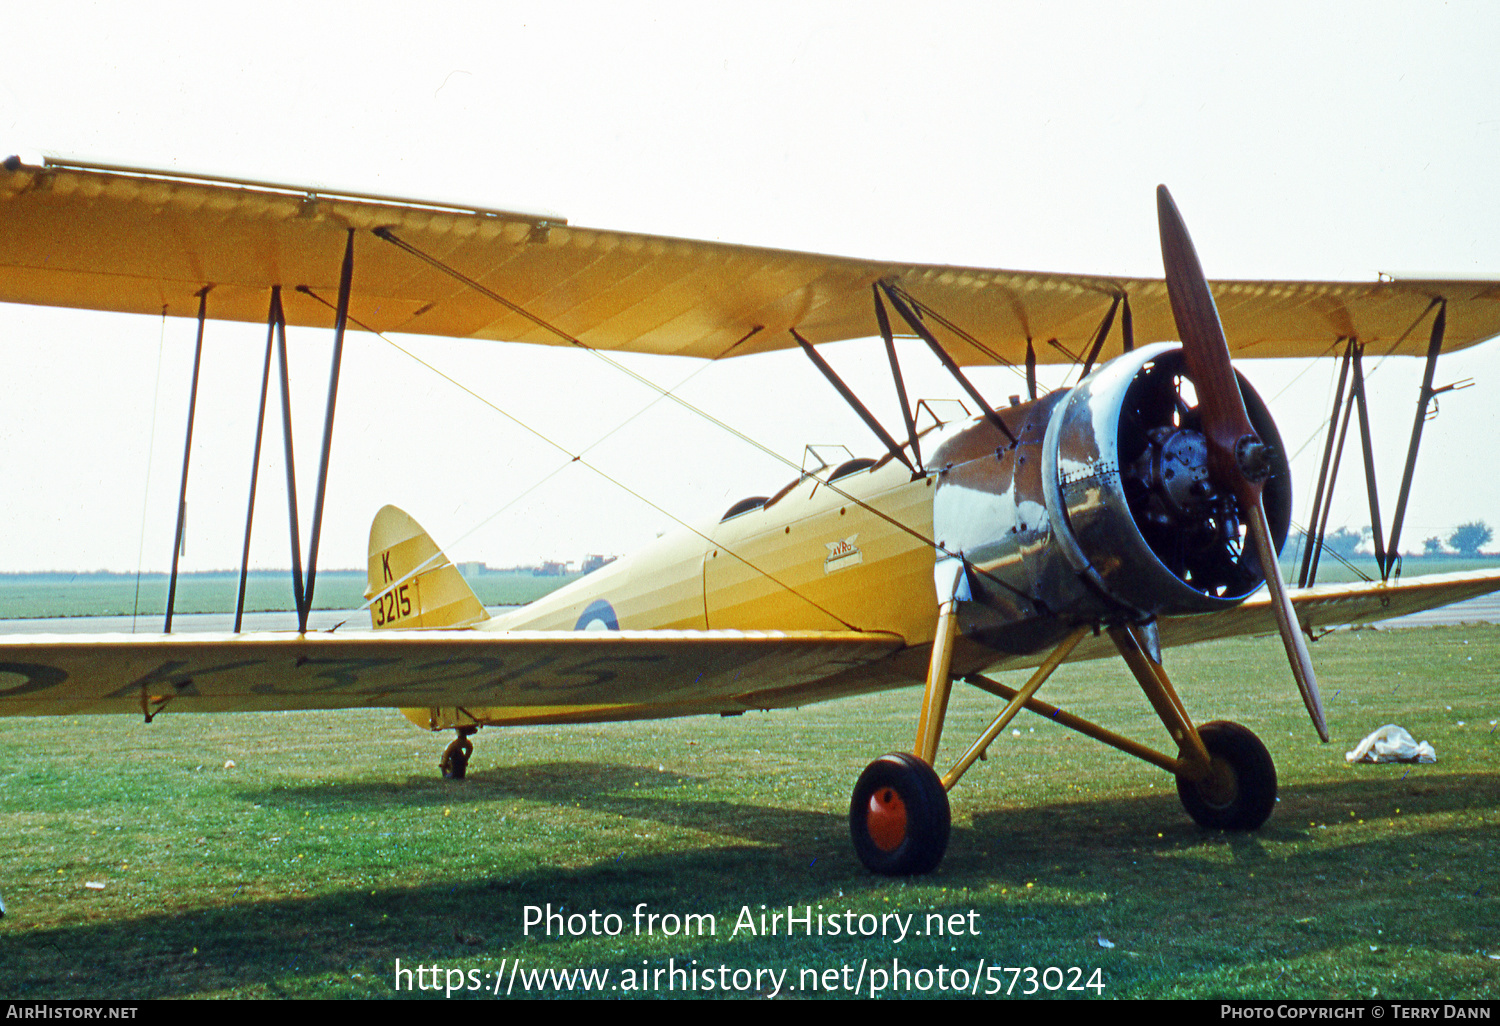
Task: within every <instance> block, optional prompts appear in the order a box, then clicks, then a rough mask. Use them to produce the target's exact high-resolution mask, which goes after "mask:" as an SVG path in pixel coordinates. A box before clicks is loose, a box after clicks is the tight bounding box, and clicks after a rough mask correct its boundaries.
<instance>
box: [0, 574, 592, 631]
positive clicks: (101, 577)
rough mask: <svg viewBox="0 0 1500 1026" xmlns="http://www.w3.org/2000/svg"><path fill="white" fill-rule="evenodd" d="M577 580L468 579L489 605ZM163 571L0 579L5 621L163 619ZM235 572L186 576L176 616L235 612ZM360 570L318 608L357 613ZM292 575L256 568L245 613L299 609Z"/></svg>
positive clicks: (332, 584)
mask: <svg viewBox="0 0 1500 1026" xmlns="http://www.w3.org/2000/svg"><path fill="white" fill-rule="evenodd" d="M579 576H580V575H578V574H569V575H566V576H561V577H535V576H533V575H532V574H531V573H529V572H515V573H500V572H496V573H482V574H479V575H477V576H475V577H474V578H473V579H471V580H470V582H469V584H470V586H471V587H473V589H474V591H475V594H477V595H478V596H479V600H480V601H481V602H483V603H484V604H485V605H487V606H500V605H520V604H522V603H526V602H531V601H533V600H535V599H538V598H541V597H542V596H543V595H545V594H547V593H548V592H550V591H552V590H554V589H556V588H560V587H562V586H563V585H564V584H567V583H568V582H570V581H575V580H577V579H578V577H579ZM167 586H168V579H167V575H166V574H143V575H142V576H141V578H140V581H139V583H138V582H137V581H136V577H135V575H134V574H114V573H35V574H0V620H10V619H25V618H31V617H44V616H129V615H130V614H131V613H132V612H138V613H140V615H142V616H161V615H162V613H163V612H165V610H166V608H167ZM239 586H240V575H239V572H238V571H223V572H208V573H192V574H183V575H181V576H180V577H179V578H178V580H177V595H176V598H175V600H174V602H173V608H174V610H175V611H176V612H178V613H232V612H234V604H235V599H236V597H237V596H238V594H239ZM364 590H365V572H364V571H363V570H324V571H321V572H320V573H319V574H318V578H317V584H316V587H315V588H314V590H313V599H314V606H315V608H318V609H357V608H359V606H360V605H361V604H362V603H363V602H364V598H363V593H364ZM295 608H297V607H296V604H295V603H294V602H293V599H292V585H291V572H290V571H287V570H277V571H273V570H257V571H253V572H252V573H250V575H249V576H248V578H247V580H246V585H245V610H246V611H247V612H264V611H267V610H275V611H279V610H287V609H295Z"/></svg>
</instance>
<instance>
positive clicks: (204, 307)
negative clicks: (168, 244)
mask: <svg viewBox="0 0 1500 1026" xmlns="http://www.w3.org/2000/svg"><path fill="white" fill-rule="evenodd" d="M211 288H213V286H212V285H205V286H203V288H201V289H199V290H198V341H197V342H196V343H195V345H194V346H193V383H192V385H191V386H190V389H189V392H188V415H187V437H186V439H184V441H183V443H182V487H181V488H180V489H179V490H178V492H177V533H176V537H175V538H174V539H173V541H172V576H171V579H170V580H169V581H168V582H167V619H166V625H165V626H164V627H162V632H163V633H165V634H171V633H172V607H173V605H174V604H175V603H176V601H177V561H178V559H179V558H180V557H181V556H182V531H183V528H184V527H186V526H187V483H188V461H189V458H190V457H191V456H192V455H193V418H194V416H195V415H196V414H197V412H198V371H199V369H200V368H201V367H202V366H203V324H204V322H205V321H206V320H207V319H208V290H209V289H211Z"/></svg>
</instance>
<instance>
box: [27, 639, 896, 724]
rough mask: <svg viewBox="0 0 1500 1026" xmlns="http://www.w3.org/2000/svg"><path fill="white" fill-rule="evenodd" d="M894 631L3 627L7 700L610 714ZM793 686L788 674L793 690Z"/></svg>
mask: <svg viewBox="0 0 1500 1026" xmlns="http://www.w3.org/2000/svg"><path fill="white" fill-rule="evenodd" d="M901 647H902V641H901V639H900V638H899V637H897V636H896V635H893V634H879V633H868V634H864V633H855V632H819V631H800V632H790V631H789V632H780V631H608V632H590V631H580V632H562V631H558V632H547V631H508V632H500V631H472V630H435V631H381V632H378V633H376V632H370V633H351V634H342V635H341V634H331V633H329V634H307V635H297V634H295V633H274V634H269V633H268V634H240V635H233V634H187V635H184V634H168V635H139V634H116V635H37V636H31V637H22V636H13V637H6V638H4V639H0V716H40V715H71V714H79V713H142V712H152V713H154V712H155V711H157V710H158V709H160V708H170V709H172V710H173V711H198V712H226V711H250V710H290V709H349V708H363V707H370V706H388V707H389V706H395V707H412V706H463V707H469V706H473V707H479V706H485V707H498V708H510V709H515V710H518V719H522V718H526V717H523V716H521V715H520V713H523V712H524V713H525V714H527V716H529V717H530V718H531V719H535V720H544V719H578V720H607V719H634V718H638V717H664V716H677V715H689V714H693V713H705V712H742V711H744V710H746V709H752V708H762V707H767V705H768V703H766V702H764V701H763V700H762V699H761V697H760V696H759V695H757V693H758V692H773V691H776V692H781V691H787V692H788V693H789V694H795V693H796V692H797V691H798V689H799V688H801V687H802V686H804V685H808V684H811V683H814V682H817V681H820V680H823V679H826V678H829V677H833V676H837V675H839V674H842V673H844V672H845V671H847V670H849V669H851V668H854V667H860V666H866V665H868V664H870V663H873V662H876V661H879V660H882V659H884V658H885V657H887V656H889V655H890V654H891V653H893V652H895V651H896V650H898V649H900V648H901ZM788 689H790V690H788Z"/></svg>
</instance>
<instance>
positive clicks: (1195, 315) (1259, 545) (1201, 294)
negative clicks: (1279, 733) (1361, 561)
mask: <svg viewBox="0 0 1500 1026" xmlns="http://www.w3.org/2000/svg"><path fill="white" fill-rule="evenodd" d="M1156 213H1157V221H1158V224H1159V226H1160V230H1161V258H1162V264H1163V266H1164V267H1165V269H1166V278H1167V295H1168V296H1169V297H1170V298H1171V301H1172V317H1173V319H1174V320H1175V321H1176V322H1177V333H1178V335H1179V336H1180V337H1181V338H1182V350H1183V359H1184V360H1185V362H1186V363H1187V370H1188V377H1190V378H1192V380H1193V388H1194V389H1195V390H1196V391H1197V393H1198V412H1199V415H1200V417H1201V418H1202V429H1203V435H1204V440H1205V441H1206V442H1207V444H1208V465H1209V474H1210V475H1211V476H1212V478H1213V479H1214V481H1215V482H1216V483H1217V484H1218V485H1219V486H1220V487H1223V488H1225V489H1227V490H1229V491H1231V492H1233V493H1234V496H1235V498H1236V499H1237V500H1238V501H1239V506H1240V513H1241V516H1243V517H1244V519H1245V522H1246V524H1247V526H1248V527H1249V530H1250V537H1251V539H1252V540H1253V541H1254V544H1255V550H1256V553H1257V554H1258V556H1259V557H1260V565H1261V571H1262V573H1263V575H1264V576H1265V579H1266V585H1267V587H1268V588H1270V590H1271V605H1272V608H1273V609H1274V610H1275V612H1276V624H1277V627H1278V628H1279V630H1280V632H1281V641H1282V644H1283V645H1284V646H1285V647H1286V653H1287V659H1288V661H1289V662H1290V663H1291V665H1292V676H1293V677H1294V678H1296V681H1297V689H1298V690H1299V691H1301V692H1302V702H1303V704H1304V705H1306V706H1307V712H1308V715H1309V716H1311V717H1312V722H1313V726H1314V727H1315V728H1316V729H1317V731H1318V737H1320V738H1321V739H1323V740H1324V741H1327V740H1328V724H1327V721H1326V720H1325V718H1324V716H1323V703H1322V699H1321V697H1320V695H1319V693H1318V681H1317V677H1316V675H1315V674H1314V673H1313V667H1312V659H1311V658H1310V657H1309V656H1308V654H1307V643H1306V642H1305V641H1304V640H1303V638H1302V631H1301V630H1300V629H1299V628H1298V626H1297V616H1296V613H1295V612H1294V610H1293V609H1292V600H1291V596H1290V595H1288V594H1287V591H1286V586H1285V584H1284V583H1283V582H1282V579H1281V567H1280V565H1279V564H1278V563H1277V561H1276V545H1275V543H1274V541H1273V540H1272V538H1271V528H1270V524H1269V522H1268V521H1267V519H1266V511H1265V506H1264V504H1263V503H1262V502H1261V491H1262V488H1263V485H1264V482H1265V479H1266V476H1267V474H1268V473H1269V471H1270V460H1269V458H1268V455H1267V449H1266V446H1265V443H1263V442H1262V441H1261V440H1260V437H1259V436H1258V435H1257V434H1256V433H1255V428H1254V427H1253V426H1252V425H1251V423H1250V414H1249V413H1248V412H1247V411H1246V409H1245V398H1244V396H1243V395H1241V394H1240V383H1239V378H1238V376H1236V374H1235V372H1234V364H1233V362H1232V361H1231V360H1230V357H1229V343H1228V342H1227V341H1226V340H1225V338H1224V328H1223V326H1222V325H1221V324H1220V323H1219V311H1218V309H1217V308H1216V307H1215V306H1214V297H1213V293H1211V292H1210V291H1209V288H1208V279H1207V278H1205V277H1204V275H1203V266H1202V264H1200V263H1199V261H1198V253H1197V250H1196V249H1194V248H1193V240H1192V238H1191V237H1189V235H1188V230H1187V225H1186V224H1184V223H1183V220H1182V215H1181V214H1179V213H1178V212H1177V204H1175V203H1173V202H1172V194H1171V193H1169V192H1168V191H1167V187H1166V186H1165V185H1159V186H1157V187H1156Z"/></svg>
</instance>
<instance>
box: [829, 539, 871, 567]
mask: <svg viewBox="0 0 1500 1026" xmlns="http://www.w3.org/2000/svg"><path fill="white" fill-rule="evenodd" d="M858 537H859V535H857V534H851V535H850V536H849V537H847V538H840V539H839V540H838V541H836V542H824V543H823V544H824V546H825V547H827V549H828V555H827V556H825V557H823V572H824V573H825V574H831V573H834V572H835V571H837V570H847V569H849V568H850V567H851V566H857V565H859V564H860V563H863V562H864V558H865V557H864V553H862V552H860V551H859V546H858V545H856V544H854V541H855V539H856V538H858Z"/></svg>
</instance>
